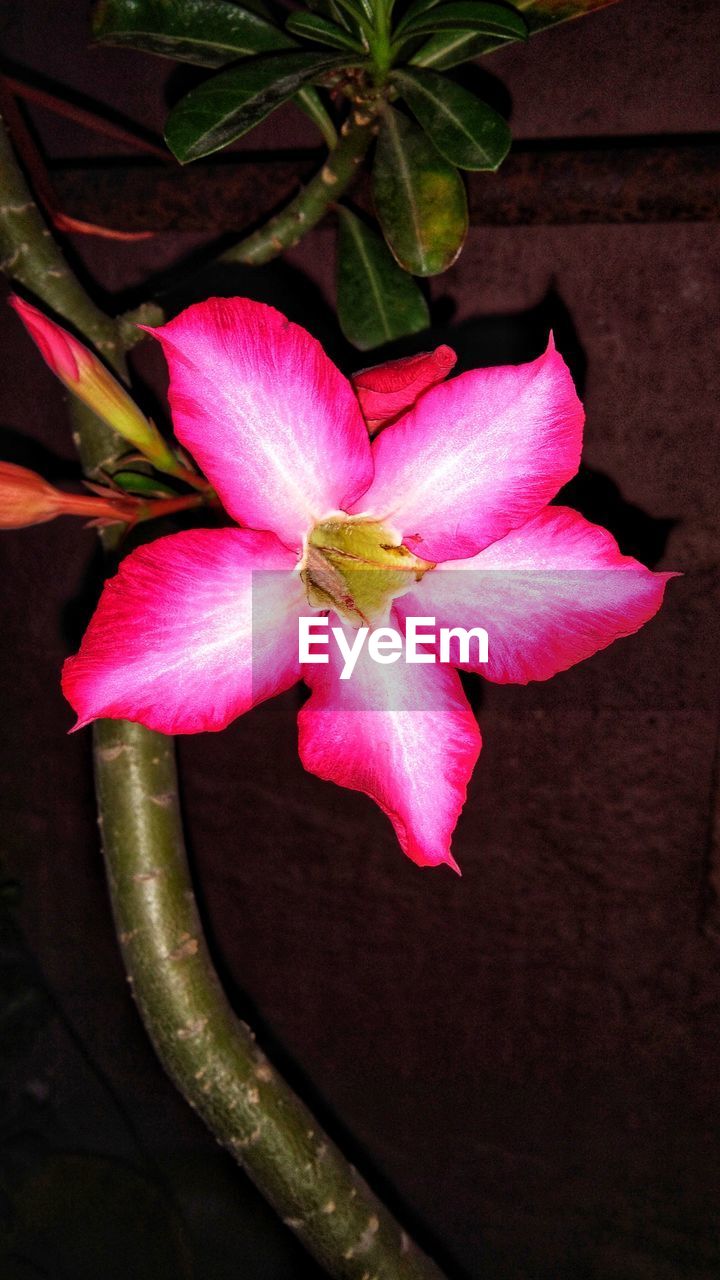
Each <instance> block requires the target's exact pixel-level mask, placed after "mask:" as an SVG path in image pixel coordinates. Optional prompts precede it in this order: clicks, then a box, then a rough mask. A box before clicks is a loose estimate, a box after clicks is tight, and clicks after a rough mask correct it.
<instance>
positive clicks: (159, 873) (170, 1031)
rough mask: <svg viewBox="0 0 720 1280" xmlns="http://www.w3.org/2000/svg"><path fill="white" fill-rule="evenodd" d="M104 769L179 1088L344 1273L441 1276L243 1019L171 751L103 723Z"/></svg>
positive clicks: (116, 903)
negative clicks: (183, 819)
mask: <svg viewBox="0 0 720 1280" xmlns="http://www.w3.org/2000/svg"><path fill="white" fill-rule="evenodd" d="M95 769H96V783H97V793H98V800H99V804H100V812H101V814H102V815H103V822H102V836H103V844H104V851H105V859H106V863H107V869H108V877H109V880H110V886H111V893H112V899H113V910H114V913H115V924H116V928H117V933H118V937H119V938H120V943H121V946H122V950H123V956H124V960H125V965H126V968H127V971H128V974H129V975H130V980H131V982H132V984H133V994H134V996H135V999H136V1001H137V1004H138V1008H139V1010H140V1013H141V1014H142V1017H143V1021H144V1023H145V1026H146V1028H147V1030H148V1033H149V1035H150V1037H151V1039H152V1041H153V1044H154V1045H155V1049H156V1051H157V1054H158V1057H159V1058H160V1060H161V1062H162V1063H163V1066H164V1067H165V1069H166V1071H167V1072H168V1074H169V1075H170V1077H171V1078H172V1079H173V1080H174V1082H175V1084H176V1085H177V1087H178V1089H179V1090H180V1091H181V1093H182V1094H183V1095H184V1097H185V1098H186V1099H187V1101H188V1102H189V1103H190V1105H191V1106H192V1107H193V1108H194V1109H195V1110H196V1111H197V1112H198V1113H199V1114H200V1115H201V1116H202V1118H203V1119H204V1120H205V1122H206V1124H208V1126H209V1127H210V1129H211V1130H212V1132H213V1133H214V1134H215V1136H216V1137H217V1138H218V1140H219V1141H220V1142H221V1143H222V1144H223V1146H225V1147H226V1148H227V1149H228V1150H229V1151H230V1152H231V1153H232V1155H234V1157H235V1159H236V1160H238V1161H239V1162H240V1163H241V1164H242V1165H243V1166H244V1167H245V1169H246V1170H247V1172H248V1174H249V1175H250V1177H251V1178H252V1179H253V1181H254V1182H255V1183H256V1184H257V1186H258V1187H259V1188H260V1190H261V1191H262V1192H263V1193H264V1195H265V1196H266V1197H267V1198H268V1199H269V1200H270V1202H271V1204H272V1205H273V1206H274V1207H275V1209H276V1210H277V1212H278V1213H279V1214H280V1216H281V1217H282V1218H283V1220H284V1221H285V1223H286V1224H287V1226H289V1227H290V1228H291V1229H292V1230H293V1231H294V1232H295V1233H296V1235H298V1236H299V1238H300V1239H301V1240H302V1241H303V1243H304V1244H305V1245H306V1247H307V1248H308V1249H309V1251H310V1252H311V1253H312V1254H313V1255H314V1257H315V1258H316V1259H317V1260H318V1261H319V1262H320V1263H321V1264H322V1265H323V1266H325V1267H326V1268H327V1270H328V1271H329V1272H330V1274H331V1275H333V1276H336V1277H342V1278H343V1280H350V1278H352V1280H361V1278H362V1277H365V1278H366V1280H367V1278H368V1277H378V1280H379V1278H380V1277H383V1280H390V1278H392V1280H440V1276H441V1273H440V1272H439V1271H438V1270H437V1268H436V1267H435V1265H434V1264H433V1263H431V1262H430V1261H429V1260H428V1259H427V1258H426V1257H425V1256H424V1255H422V1254H420V1253H419V1252H417V1251H416V1250H415V1248H414V1247H413V1246H412V1244H411V1242H410V1240H409V1239H408V1237H407V1236H406V1235H405V1234H404V1233H403V1232H402V1231H401V1229H400V1227H399V1226H398V1224H397V1223H396V1222H395V1220H394V1219H393V1218H392V1217H391V1215H390V1214H389V1213H388V1211H387V1210H386V1209H385V1208H384V1207H383V1206H382V1205H381V1204H380V1202H379V1201H378V1200H377V1199H376V1197H375V1196H374V1195H373V1193H372V1192H371V1191H370V1189H369V1188H368V1187H367V1186H366V1184H365V1183H364V1182H363V1180H362V1179H361V1178H360V1176H359V1175H358V1173H357V1172H356V1171H355V1169H353V1168H352V1166H351V1165H349V1164H348V1163H347V1161H346V1160H345V1159H344V1158H343V1156H342V1155H341V1154H340V1152H339V1151H338V1149H337V1147H336V1146H335V1145H334V1144H333V1143H332V1142H331V1141H330V1139H329V1138H328V1137H327V1136H326V1135H325V1134H324V1133H323V1132H322V1130H321V1129H320V1128H319V1126H318V1124H317V1122H316V1120H315V1119H314V1118H313V1116H312V1115H311V1113H310V1112H309V1111H308V1109H307V1107H306V1106H305V1105H304V1104H303V1103H302V1102H301V1101H300V1100H299V1099H298V1098H297V1097H296V1095H295V1094H294V1093H293V1092H292V1091H291V1090H290V1089H289V1088H288V1086H287V1085H286V1084H285V1083H284V1081H283V1080H282V1079H281V1078H280V1077H279V1076H278V1074H277V1072H276V1071H275V1070H274V1069H273V1068H272V1067H271V1066H270V1064H269V1063H268V1061H267V1059H266V1058H265V1055H264V1054H263V1053H262V1051H261V1050H260V1049H259V1048H258V1046H257V1045H256V1043H255V1039H254V1037H253V1034H252V1032H251V1031H250V1030H249V1028H248V1027H247V1026H246V1025H245V1024H244V1023H242V1022H240V1021H239V1020H238V1019H237V1018H236V1017H235V1015H234V1014H233V1012H232V1010H231V1008H230V1006H229V1004H228V1001H227V999H226V997H225V995H224V993H223V991H222V988H221V986H220V983H219V981H218V979H217V976H216V974H215V971H214V969H213V966H212V963H211V960H210V957H209V955H208V951H207V946H206V943H205V939H204V937H203V934H202V929H201V925H200V921H199V918H198V913H197V908H196V905H195V898H194V895H193V892H192V885H191V880H190V875H189V871H188V865H187V860H186V857H185V851H184V848H183V838H182V831H181V828H180V819H179V806H178V799H177V789H176V788H177V783H176V775H175V765H174V758H173V750H172V745H171V742H170V741H169V740H168V739H167V738H166V737H164V736H162V735H161V734H157V733H150V732H149V731H148V730H146V729H143V728H141V727H140V726H138V725H133V724H127V723H123V722H118V721H110V720H104V721H100V723H99V724H98V725H97V727H96V753H95Z"/></svg>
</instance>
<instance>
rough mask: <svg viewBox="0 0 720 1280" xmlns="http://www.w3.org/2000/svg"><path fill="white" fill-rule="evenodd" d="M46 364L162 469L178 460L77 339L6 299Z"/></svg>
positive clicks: (24, 305)
mask: <svg viewBox="0 0 720 1280" xmlns="http://www.w3.org/2000/svg"><path fill="white" fill-rule="evenodd" d="M10 305H11V307H13V308H14V310H15V311H17V313H18V315H19V316H20V319H21V320H22V322H23V324H24V325H25V328H26V329H27V331H28V333H29V334H30V337H31V338H32V339H33V341H34V343H35V344H36V346H37V348H38V350H39V351H40V354H41V356H42V357H43V359H44V360H45V363H46V364H47V365H48V366H49V368H50V369H52V371H53V373H54V374H56V375H57V377H58V378H59V379H60V381H61V382H62V383H63V384H64V385H65V386H66V387H67V388H68V390H69V391H72V393H73V395H76V396H77V397H78V399H79V400H82V402H83V404H86V405H88V407H89V408H90V409H92V410H93V412H94V413H96V414H97V415H98V417H99V418H102V419H103V421H104V422H106V423H107V424H108V426H110V427H112V429H113V430H114V431H117V433H118V435H120V436H122V437H123V439H124V440H128V441H129V442H130V443H131V444H133V445H135V447H136V448H137V449H139V450H140V451H141V452H142V453H143V454H144V455H145V457H147V458H150V460H151V461H152V462H154V463H155V464H156V465H157V466H158V467H160V468H161V469H162V470H169V471H177V470H178V467H179V464H178V462H177V460H176V458H175V457H174V455H173V454H172V453H171V451H170V449H169V448H168V446H167V445H166V443H165V441H164V440H163V438H162V436H161V435H160V432H159V431H158V430H157V428H156V427H155V426H154V425H153V423H152V422H149V421H148V419H147V418H146V417H145V415H144V414H143V413H142V412H141V411H140V409H139V408H138V406H137V405H136V404H135V401H134V400H133V399H132V398H131V397H130V396H129V395H128V393H127V391H126V390H125V388H124V387H123V386H122V385H121V384H120V383H119V382H118V380H117V378H115V377H113V375H112V374H111V373H110V371H109V369H106V368H105V365H104V364H103V363H102V361H100V360H98V358H97V356H95V355H93V353H92V351H90V350H89V349H88V348H87V347H86V346H84V345H83V343H82V342H79V341H78V339H77V338H75V337H73V335H72V334H71V333H68V332H67V330H66V329H63V328H62V326H61V325H59V324H57V323H56V322H55V321H54V320H51V319H50V317H49V316H46V315H44V314H43V312H42V311H38V309H37V307H33V306H31V304H30V303H29V302H25V301H24V299H23V298H19V297H17V296H14V297H12V298H10Z"/></svg>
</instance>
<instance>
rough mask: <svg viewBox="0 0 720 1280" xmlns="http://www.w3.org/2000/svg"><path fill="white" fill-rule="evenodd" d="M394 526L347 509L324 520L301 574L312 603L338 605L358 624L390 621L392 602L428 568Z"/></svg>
mask: <svg viewBox="0 0 720 1280" xmlns="http://www.w3.org/2000/svg"><path fill="white" fill-rule="evenodd" d="M432 568H434V565H433V564H432V562H431V561H429V560H420V559H419V557H418V556H415V555H413V553H412V551H408V549H407V547H404V546H403V545H402V543H401V541H400V537H399V535H398V534H396V533H395V532H394V530H392V529H389V528H386V527H384V526H383V525H381V524H380V523H379V522H378V521H377V520H372V519H369V518H368V517H366V516H346V515H345V514H344V513H343V512H338V513H337V515H333V516H330V517H328V519H326V520H321V521H320V523H319V524H316V525H315V527H314V529H313V530H312V532H311V534H310V537H309V538H308V542H307V547H306V550H305V555H304V556H303V560H302V564H301V566H300V574H301V577H302V580H303V582H304V584H305V591H306V593H307V598H308V604H310V605H312V607H313V608H314V609H334V610H335V612H336V613H339V614H340V616H341V617H343V618H345V619H346V621H348V622H350V623H352V625H353V626H355V627H360V626H369V625H371V624H381V623H383V622H386V621H387V620H388V618H389V615H390V606H391V604H392V602H393V600H395V599H396V598H397V597H398V596H402V595H404V594H405V592H406V591H410V590H411V588H412V587H413V585H414V584H415V583H416V582H419V581H420V579H421V578H422V576H423V574H425V573H427V571H428V569H432Z"/></svg>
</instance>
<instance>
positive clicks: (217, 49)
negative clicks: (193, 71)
mask: <svg viewBox="0 0 720 1280" xmlns="http://www.w3.org/2000/svg"><path fill="white" fill-rule="evenodd" d="M263 7H264V6H263ZM252 8H253V4H252V3H249V4H248V6H247V8H243V9H241V8H239V7H238V6H237V5H234V4H227V3H225V0H172V3H168V0H100V3H99V4H98V5H96V7H95V11H94V16H93V33H94V35H95V38H96V40H99V41H101V42H102V43H103V44H114V45H129V46H131V47H132V48H133V49H144V50H146V51H147V52H148V53H156V54H160V55H161V57H165V58H174V59H175V60H176V61H177V62H192V63H194V64H195V65H196V66H199V67H221V66H223V65H224V64H225V63H227V62H235V61H237V59H238V58H242V57H246V56H248V55H251V54H256V53H270V52H272V51H273V50H274V49H287V48H291V47H292V46H293V45H294V43H295V42H294V41H293V40H290V39H289V37H288V36H286V35H285V34H284V32H282V31H280V30H279V29H278V28H277V27H275V26H273V25H272V24H271V23H270V22H266V21H265V19H264V17H261V16H258V14H257V13H253V12H250V10H251V9H252Z"/></svg>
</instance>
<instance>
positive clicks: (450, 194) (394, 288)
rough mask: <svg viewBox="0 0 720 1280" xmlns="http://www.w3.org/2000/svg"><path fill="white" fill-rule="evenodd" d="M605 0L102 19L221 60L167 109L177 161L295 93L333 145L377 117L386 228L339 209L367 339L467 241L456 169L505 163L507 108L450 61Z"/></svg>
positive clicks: (180, 10) (109, 7) (113, 14)
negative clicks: (366, 113)
mask: <svg viewBox="0 0 720 1280" xmlns="http://www.w3.org/2000/svg"><path fill="white" fill-rule="evenodd" d="M606 2H607V0H516V3H515V4H511V3H509V0H307V7H306V8H301V9H293V10H292V11H288V10H287V9H280V8H278V7H272V8H271V7H270V4H272V0H269V3H268V4H266V3H265V0H244V4H243V5H242V6H241V5H239V4H235V3H231V2H230V0H99V3H98V4H96V6H95V10H94V22H93V27H94V35H95V38H96V39H97V40H98V41H101V42H103V43H105V44H114V45H126V46H132V47H133V48H137V49H143V50H146V51H148V52H150V53H154V54H159V55H161V56H163V57H168V58H173V59H175V60H176V61H181V62H189V63H193V64H194V65H196V66H200V67H204V68H207V69H208V70H209V71H211V72H212V74H210V75H209V76H208V78H207V79H206V80H204V81H203V82H202V83H201V84H199V85H198V86H196V87H195V88H193V89H191V90H190V92H189V93H187V94H186V96H185V97H183V98H182V99H181V100H180V102H178V103H177V105H176V106H175V107H173V109H172V110H171V112H170V114H169V116H168V119H167V123H166V128H165V138H166V141H167V143H168V146H169V147H170V149H171V151H172V152H173V154H174V155H175V156H176V158H177V159H178V160H179V161H180V163H182V164H186V163H188V162H190V161H193V160H197V159H200V158H201V157H204V156H207V155H210V154H211V153H213V152H216V151H219V150H221V149H222V148H223V147H226V146H228V145H230V144H231V143H233V142H235V141H237V139H239V138H242V137H243V136H245V135H246V134H247V133H249V132H250V130H252V129H254V128H255V127H256V126H257V125H259V124H260V123H261V122H262V121H263V120H265V119H266V118H267V117H268V116H269V115H271V114H272V112H274V111H275V110H277V109H278V108H279V107H281V106H282V105H283V104H284V103H286V102H288V101H291V100H292V101H294V102H295V103H296V105H297V106H298V107H300V108H301V109H302V110H303V111H304V112H306V114H307V115H309V116H310V117H311V119H312V120H313V121H314V122H315V124H316V125H317V127H318V128H319V130H320V132H321V133H322V135H323V137H324V138H325V140H326V142H327V144H328V147H329V148H330V149H331V150H332V149H334V148H335V146H336V145H337V141H338V137H337V128H336V125H337V124H338V123H339V118H341V117H342V115H343V112H344V111H345V112H347V111H352V110H355V111H356V112H357V111H360V112H362V111H363V110H370V111H371V112H372V113H373V115H374V116H375V117H376V119H377V121H378V138H377V143H376V146H375V151H374V157H373V161H372V191H373V201H374V207H375V213H376V216H377V220H378V223H379V228H380V231H381V233H382V236H380V235H378V233H377V231H376V230H374V229H373V228H372V227H371V226H369V225H368V224H367V223H366V222H365V221H364V220H362V219H361V218H359V217H358V216H357V214H355V213H353V212H351V211H350V210H349V209H345V210H343V213H342V216H341V219H340V233H339V258H338V311H339V318H340V323H341V325H342V327H343V330H344V332H345V333H346V336H347V337H348V338H349V339H350V341H352V342H353V343H354V344H355V345H356V346H358V347H360V348H361V349H369V348H371V347H374V346H376V345H378V344H380V343H382V342H387V341H390V340H391V339H393V338H397V337H400V336H403V335H406V334H409V333H415V332H417V331H418V330H420V329H422V328H424V327H425V326H426V325H427V323H428V312H427V304H426V302H425V298H424V295H423V292H422V290H421V288H420V287H419V285H418V283H417V282H416V281H415V280H412V279H410V278H409V277H411V276H419V277H426V276H433V275H437V274H439V273H440V272H443V271H445V270H446V269H447V268H448V267H449V266H450V265H451V264H452V263H453V262H454V261H455V260H456V258H457V257H458V255H459V253H460V251H461V249H462V246H463V242H464V240H465V236H466V234H467V228H468V209H467V197H466V192H465V186H464V183H463V180H462V177H461V175H460V171H461V170H471V171H482V170H486V171H493V170H496V169H497V168H498V167H499V165H500V164H501V163H502V161H503V160H504V158H505V156H506V155H507V153H508V150H509V148H510V142H511V135H510V129H509V126H508V124H507V122H506V121H505V120H504V119H503V117H502V116H501V115H499V114H498V112H497V111H495V110H494V108H493V107H491V106H490V105H489V104H488V103H487V102H485V101H483V100H482V99H481V98H480V97H478V96H477V95H476V94H474V93H472V92H470V91H469V90H468V89H467V88H465V87H463V86H462V85H460V84H458V83H457V82H456V80H454V79H453V78H451V77H450V76H448V74H447V72H448V71H450V70H452V69H453V68H455V67H457V66H458V65H459V64H461V63H462V62H465V61H467V60H469V59H472V58H476V57H477V56H478V55H480V54H485V53H490V52H492V51H493V50H495V49H498V48H501V47H504V46H506V45H508V44H510V43H512V42H513V41H518V40H525V39H527V37H528V35H529V34H530V33H532V32H533V31H536V30H539V29H542V28H543V27H545V26H548V25H552V24H553V23H555V22H558V21H562V20H564V19H565V18H568V17H574V16H577V15H578V14H580V13H581V12H584V11H587V10H590V9H592V8H595V7H598V5H599V4H600V3H606Z"/></svg>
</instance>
